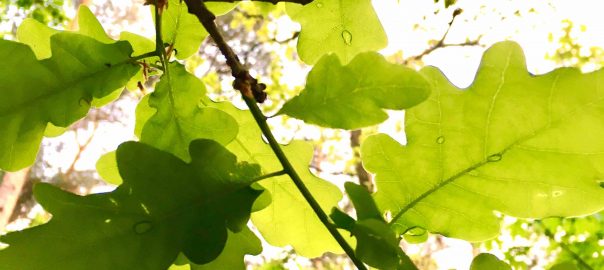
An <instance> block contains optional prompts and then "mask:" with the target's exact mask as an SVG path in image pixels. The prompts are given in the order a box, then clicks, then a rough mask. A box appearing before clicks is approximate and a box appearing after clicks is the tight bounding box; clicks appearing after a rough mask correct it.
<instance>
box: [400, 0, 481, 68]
mask: <svg viewBox="0 0 604 270" xmlns="http://www.w3.org/2000/svg"><path fill="white" fill-rule="evenodd" d="M461 13H462V10H461V9H459V8H458V9H456V10H455V11H453V15H452V17H451V20H450V21H449V26H448V27H447V30H446V31H445V33H444V34H443V36H442V37H441V38H440V40H439V41H438V42H436V43H435V44H434V45H432V46H430V47H429V48H427V49H425V50H424V51H423V52H421V53H420V54H418V55H414V56H411V57H409V58H407V59H405V60H404V61H403V64H408V63H409V62H412V61H415V60H419V59H422V58H423V57H424V56H426V55H428V54H431V53H432V52H434V51H436V50H438V49H441V48H446V47H463V46H476V45H479V44H480V38H482V36H478V38H476V39H474V40H467V41H465V42H461V43H445V39H446V38H447V35H449V32H450V31H451V28H452V26H453V22H455V18H457V16H459V15H460V14H461Z"/></svg>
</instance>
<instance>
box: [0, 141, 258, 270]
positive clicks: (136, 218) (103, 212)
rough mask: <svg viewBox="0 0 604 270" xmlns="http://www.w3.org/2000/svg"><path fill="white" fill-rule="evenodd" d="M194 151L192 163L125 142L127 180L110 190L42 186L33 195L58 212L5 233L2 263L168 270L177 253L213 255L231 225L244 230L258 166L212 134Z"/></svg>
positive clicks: (42, 268) (122, 156)
mask: <svg viewBox="0 0 604 270" xmlns="http://www.w3.org/2000/svg"><path fill="white" fill-rule="evenodd" d="M190 155H191V159H192V162H191V163H184V162H183V161H181V160H180V159H178V158H176V157H175V156H173V155H170V154H168V153H166V152H163V151H160V150H157V149H155V148H152V147H150V146H147V145H145V144H142V143H136V142H127V143H124V144H122V145H121V146H120V147H119V148H118V150H117V160H118V164H119V169H120V174H121V175H122V177H123V178H124V180H125V181H124V183H123V184H122V185H121V186H119V187H118V188H117V189H116V190H115V191H113V192H110V193H103V194H94V195H88V196H83V197H82V196H77V195H75V194H71V193H68V192H65V191H61V190H60V189H59V188H57V187H54V186H51V185H48V184H39V185H37V186H36V189H35V195H36V198H37V200H38V201H39V202H40V203H41V204H42V205H43V206H44V207H45V208H46V210H48V211H49V212H51V213H52V214H53V217H52V219H51V220H50V222H48V223H46V224H44V225H40V226H37V227H34V228H31V229H26V230H24V231H20V232H15V233H10V234H7V235H5V236H2V237H1V238H0V240H1V241H2V242H4V243H7V244H8V245H9V247H8V248H7V249H5V250H2V251H0V265H2V267H3V268H6V269H20V270H28V269H32V270H46V269H49V270H54V269H65V270H71V269H74V270H79V269H90V268H91V267H93V268H94V269H144V270H147V269H149V270H164V269H167V268H168V267H169V266H170V265H171V264H172V262H173V261H174V260H175V258H176V256H177V255H178V254H179V253H180V252H182V253H184V254H185V255H186V256H187V258H188V259H189V260H190V261H192V262H195V263H199V264H202V263H207V262H210V261H212V260H213V259H215V258H216V257H217V256H219V254H221V253H222V251H223V248H224V246H225V242H226V241H227V228H228V230H231V231H234V232H239V231H241V230H243V229H244V228H246V223H247V220H248V218H249V214H250V209H251V207H252V203H253V202H254V200H255V199H256V198H257V196H258V195H259V193H260V191H258V190H255V189H252V188H250V186H249V185H250V184H251V181H252V180H253V179H254V178H255V177H257V175H258V173H259V168H258V166H256V165H249V164H247V163H237V162H236V157H235V156H234V155H233V154H231V153H230V152H228V151H227V150H226V149H225V148H224V147H222V146H221V145H220V144H218V143H216V142H214V141H209V140H197V141H194V142H193V143H191V147H190ZM246 230H247V229H246ZM250 237H251V236H250ZM49 247H52V248H49ZM246 250H247V249H246ZM24 258H28V259H24Z"/></svg>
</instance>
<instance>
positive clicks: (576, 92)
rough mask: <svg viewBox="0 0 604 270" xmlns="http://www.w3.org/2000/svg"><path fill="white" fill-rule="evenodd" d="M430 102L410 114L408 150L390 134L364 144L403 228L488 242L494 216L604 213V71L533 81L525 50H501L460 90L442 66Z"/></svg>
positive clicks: (434, 75) (366, 159)
mask: <svg viewBox="0 0 604 270" xmlns="http://www.w3.org/2000/svg"><path fill="white" fill-rule="evenodd" d="M422 74H424V76H426V77H427V78H428V79H429V81H430V82H431V83H432V84H433V90H434V91H433V93H432V96H431V97H430V99H429V100H428V101H427V102H424V103H422V104H420V105H419V106H416V107H414V108H412V109H410V110H408V111H407V113H406V121H405V122H406V123H405V129H406V133H407V145H406V146H402V145H400V144H399V143H398V142H396V141H395V140H394V139H392V138H390V137H389V136H387V135H384V134H379V135H375V136H371V137H369V138H367V139H366V140H365V142H364V144H363V145H362V150H361V152H362V159H363V164H364V165H365V167H366V168H367V169H368V170H369V171H371V172H374V173H376V174H377V175H376V183H377V188H378V192H377V193H376V195H375V198H376V201H377V202H378V205H379V206H380V208H381V209H382V210H383V211H390V212H391V213H392V216H393V218H394V223H395V224H396V226H400V227H401V228H403V229H405V228H413V227H416V226H418V227H422V228H425V229H427V230H428V231H430V232H437V233H441V234H443V235H447V236H451V237H457V238H462V239H466V240H471V241H481V240H486V239H489V238H491V237H494V236H495V235H497V234H498V233H499V230H500V224H499V219H498V218H497V217H496V216H495V214H494V211H499V212H502V213H503V214H506V215H512V216H517V217H523V218H544V217H550V216H560V217H566V216H577V215H586V214H591V213H594V212H597V211H599V210H601V209H602V208H604V189H603V188H602V187H600V185H599V183H600V182H602V179H604V174H603V172H604V141H603V140H602V139H601V136H600V134H602V133H604V121H603V119H604V109H603V108H604V100H603V98H604V89H603V88H601V87H600V85H601V83H602V81H603V79H604V72H603V71H599V72H594V73H589V74H581V73H580V72H579V71H578V70H575V69H568V68H565V69H558V70H555V71H553V72H550V73H548V74H545V75H541V76H531V75H530V74H529V73H528V72H527V70H526V66H525V61H524V56H523V53H522V50H521V49H520V48H519V46H518V45H517V44H515V43H513V42H502V43H497V44H495V45H493V47H491V48H490V49H488V50H487V52H486V53H485V55H484V57H483V59H482V63H481V65H480V68H479V70H478V73H477V75H476V79H475V81H474V83H473V84H472V85H471V86H470V87H468V89H465V90H464V91H460V90H459V89H458V88H457V87H455V86H454V85H452V84H451V83H450V82H449V81H448V80H447V79H446V78H445V77H444V75H443V74H442V73H441V72H440V71H438V70H437V69H436V68H433V67H427V68H425V69H424V70H422Z"/></svg>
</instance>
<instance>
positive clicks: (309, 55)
mask: <svg viewBox="0 0 604 270" xmlns="http://www.w3.org/2000/svg"><path fill="white" fill-rule="evenodd" d="M287 14H288V15H289V16H290V17H291V18H292V19H293V20H295V21H297V22H299V23H300V24H301V25H302V31H301V32H300V36H299V38H298V54H299V55H300V58H301V59H302V61H304V62H305V63H307V64H314V63H315V62H317V61H318V60H319V58H321V56H323V55H324V54H327V53H335V54H337V55H338V57H340V59H341V60H342V62H343V63H345V64H346V63H348V62H350V61H351V60H352V58H353V57H354V56H355V55H356V54H358V53H360V52H364V51H377V50H379V49H382V48H384V47H386V45H387V44H388V39H387V37H386V33H385V32H384V28H382V24H381V23H380V20H379V19H378V17H377V15H376V13H375V10H373V6H372V5H371V0H339V1H333V0H315V1H313V2H312V3H310V4H308V5H305V6H301V5H298V4H290V3H288V4H287Z"/></svg>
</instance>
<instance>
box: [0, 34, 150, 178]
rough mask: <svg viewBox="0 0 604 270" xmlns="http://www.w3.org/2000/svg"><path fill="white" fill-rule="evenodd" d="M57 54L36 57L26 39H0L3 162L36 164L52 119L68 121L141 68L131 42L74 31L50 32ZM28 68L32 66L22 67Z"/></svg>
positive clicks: (60, 122) (14, 166) (15, 166)
mask: <svg viewBox="0 0 604 270" xmlns="http://www.w3.org/2000/svg"><path fill="white" fill-rule="evenodd" d="M50 40H51V49H52V57H51V58H48V59H44V60H41V61H38V60H36V57H35V55H34V53H33V52H32V50H31V49H30V48H29V47H28V46H27V45H24V44H20V43H16V42H12V41H7V40H2V41H0V57H1V58H2V59H3V61H4V62H3V65H2V68H0V69H2V70H1V72H0V73H1V74H0V81H2V82H3V83H2V86H0V96H2V97H4V99H3V102H2V104H0V124H1V125H2V126H3V128H2V131H0V149H3V151H2V152H0V167H1V168H3V169H5V170H17V169H19V168H23V167H25V166H27V165H29V164H31V163H32V162H33V160H34V158H35V156H36V152H37V150H38V147H39V144H40V140H41V139H42V135H43V133H44V130H45V128H46V126H47V123H48V122H51V123H52V124H53V125H55V126H59V127H66V126H68V125H70V124H71V123H73V122H74V121H76V120H78V119H80V118H81V117H83V116H84V115H86V113H87V112H88V110H89V109H90V103H91V101H92V99H93V98H97V99H98V98H102V97H105V96H107V95H109V94H111V92H112V91H114V90H115V89H117V88H119V87H122V86H123V85H125V84H126V82H127V81H128V80H129V79H130V77H132V76H133V75H134V74H135V73H136V72H137V71H138V68H139V67H138V66H137V65H136V64H133V63H131V62H130V54H131V53H132V48H131V47H130V45H129V44H128V43H127V42H117V43H114V44H102V43H100V42H98V41H96V40H94V39H92V38H89V37H85V36H82V35H77V34H72V33H59V34H55V35H53V36H52V37H51V39H50ZM23 70H27V71H28V72H23Z"/></svg>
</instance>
